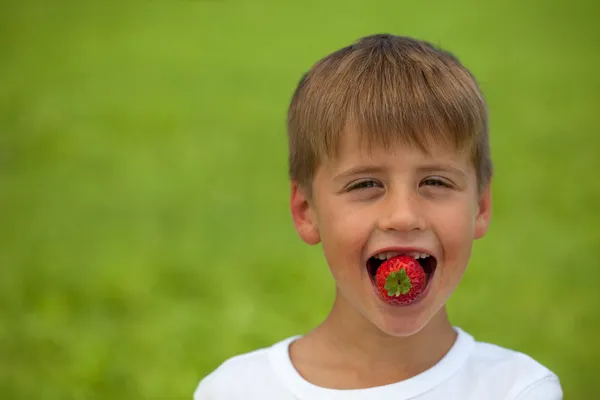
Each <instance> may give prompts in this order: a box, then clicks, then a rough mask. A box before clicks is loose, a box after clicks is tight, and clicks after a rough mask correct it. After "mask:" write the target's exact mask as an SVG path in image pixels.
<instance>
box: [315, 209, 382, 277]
mask: <svg viewBox="0 0 600 400" xmlns="http://www.w3.org/2000/svg"><path fill="white" fill-rule="evenodd" d="M322 215H323V216H324V217H323V218H322V219H320V220H319V232H320V234H321V242H322V246H323V252H324V255H325V258H326V260H327V263H328V264H329V266H330V268H331V269H332V272H333V273H334V274H336V276H339V277H341V275H345V274H347V273H351V272H352V271H356V269H355V268H353V266H356V265H357V263H359V262H360V258H361V255H362V249H363V247H364V245H365V243H366V241H367V239H368V237H369V232H370V229H369V225H368V223H367V221H368V218H365V215H364V214H363V213H360V212H357V211H356V210H353V211H352V212H350V211H349V210H346V209H345V208H344V207H343V206H341V205H337V206H336V205H332V206H331V207H329V208H328V209H327V210H326V211H325V212H324V213H322Z"/></svg>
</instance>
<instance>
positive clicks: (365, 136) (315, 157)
mask: <svg viewBox="0 0 600 400" xmlns="http://www.w3.org/2000/svg"><path fill="white" fill-rule="evenodd" d="M288 135H289V152H290V153H289V161H290V179H291V201H290V208H291V213H292V218H293V221H294V225H295V227H296V230H297V232H298V234H299V236H300V237H301V238H302V240H304V242H306V243H308V244H310V245H314V244H317V243H321V244H322V247H323V252H324V256H325V259H326V261H327V263H328V265H329V268H330V270H331V273H332V275H333V278H334V280H335V283H336V297H335V301H334V304H333V307H332V310H331V312H330V314H329V315H328V316H327V318H326V319H325V321H323V323H322V324H321V325H319V326H317V327H316V328H315V329H314V330H312V331H311V332H309V333H307V334H306V335H303V336H294V337H290V338H287V339H284V340H282V341H280V342H278V343H276V344H274V345H273V346H271V347H268V348H264V349H259V350H256V351H254V352H251V353H248V354H244V355H240V356H237V357H234V358H232V359H230V360H228V361H226V362H224V363H223V364H222V365H221V366H220V367H219V368H217V369H216V370H215V371H214V372H213V373H211V374H210V375H209V376H207V377H206V378H205V379H203V380H202V381H201V382H200V384H199V386H198V388H197V390H196V392H195V397H194V398H195V399H196V400H234V399H235V400H237V399H246V400H259V399H260V400H266V399H276V400H287V399H302V400H319V399H323V400H325V399H327V400H330V399H357V400H358V399H364V400H370V399H384V398H388V399H394V400H401V399H415V400H417V399H418V400H431V399H445V400H451V399H457V400H458V399H460V400H469V399H473V400H482V399H511V400H517V399H518V400H534V399H535V400H542V399H543V400H559V399H562V390H561V385H560V383H559V380H558V378H557V376H556V375H555V374H554V373H552V372H551V371H549V370H548V369H547V368H545V367H544V366H542V365H540V364H539V363H537V362H536V361H535V360H533V359H531V358H530V357H528V356H526V355H524V354H522V353H518V352H515V351H511V350H508V349H503V348H501V347H498V346H495V345H491V344H486V343H481V342H477V341H475V340H474V338H473V337H472V336H470V335H469V334H468V333H466V332H465V331H463V330H461V329H460V328H458V327H454V326H452V325H451V324H450V322H449V320H448V315H447V313H446V309H445V304H446V302H447V300H448V298H449V297H450V295H451V294H452V292H453V291H454V290H455V288H456V287H457V285H458V284H459V282H460V280H461V278H462V275H463V273H464V271H465V268H466V266H467V263H468V260H469V257H470V254H471V248H472V244H473V240H474V239H478V238H480V237H482V236H483V235H484V234H485V233H486V231H487V228H488V224H489V221H490V216H491V191H490V190H491V189H490V183H491V177H492V163H491V160H490V151H489V143H488V124H487V112H486V106H485V103H484V99H483V96H482V95H481V93H480V90H479V88H478V86H477V83H476V81H475V79H474V78H473V77H472V75H471V74H470V73H469V71H468V70H467V69H466V68H465V67H464V66H462V65H461V64H460V62H459V61H458V60H457V59H456V58H454V57H453V56H452V55H451V54H449V53H447V52H445V51H442V50H440V49H437V48H435V47H433V46H432V45H430V44H428V43H426V42H423V41H419V40H415V39H412V38H407V37H397V36H392V35H373V36H369V37H365V38H362V39H361V40H359V41H358V42H356V43H355V44H353V45H351V46H348V47H345V48H343V49H341V50H339V51H336V52H334V53H332V54H330V55H329V56H327V57H325V58H324V59H322V60H321V61H319V62H318V63H317V64H316V65H315V66H313V68H312V69H311V70H310V71H309V72H308V73H307V74H306V75H305V76H304V78H303V79H302V80H301V82H300V84H299V85H298V87H297V89H296V91H295V93H294V96H293V98H292V101H291V105H290V108H289V115H288Z"/></svg>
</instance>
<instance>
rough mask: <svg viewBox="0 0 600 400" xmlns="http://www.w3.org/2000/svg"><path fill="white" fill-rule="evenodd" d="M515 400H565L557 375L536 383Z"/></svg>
mask: <svg viewBox="0 0 600 400" xmlns="http://www.w3.org/2000/svg"><path fill="white" fill-rule="evenodd" d="M515 400H563V391H562V387H561V385H560V381H559V380H558V377H557V376H555V375H553V376H548V377H546V378H544V379H541V380H539V381H536V382H535V383H533V384H531V385H530V386H528V387H527V388H525V390H523V391H522V392H521V393H519V395H518V396H517V397H516V398H515Z"/></svg>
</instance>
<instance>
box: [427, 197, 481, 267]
mask: <svg viewBox="0 0 600 400" xmlns="http://www.w3.org/2000/svg"><path fill="white" fill-rule="evenodd" d="M436 220H437V222H434V224H435V226H436V228H435V230H436V234H437V236H438V239H439V240H440V242H441V245H442V247H443V249H444V258H445V260H444V261H445V262H446V264H449V265H454V264H456V265H458V266H459V267H466V261H468V258H469V256H470V254H471V248H472V245H473V233H474V228H475V220H474V218H473V215H472V212H471V208H470V207H469V206H468V204H467V205H456V206H453V207H448V208H447V209H445V210H444V213H443V215H437V218H436ZM463 264H465V265H463Z"/></svg>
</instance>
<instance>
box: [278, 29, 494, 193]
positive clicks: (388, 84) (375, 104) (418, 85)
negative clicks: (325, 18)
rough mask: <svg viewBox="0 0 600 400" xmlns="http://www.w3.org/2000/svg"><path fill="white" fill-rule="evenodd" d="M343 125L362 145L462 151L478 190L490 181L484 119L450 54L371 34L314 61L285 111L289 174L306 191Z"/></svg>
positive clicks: (468, 80)
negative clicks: (439, 146) (466, 154)
mask: <svg viewBox="0 0 600 400" xmlns="http://www.w3.org/2000/svg"><path fill="white" fill-rule="evenodd" d="M349 125H351V126H352V127H353V128H354V129H356V130H357V131H358V132H359V134H360V138H361V139H360V140H361V141H363V143H365V144H366V145H367V146H369V147H370V146H372V145H379V146H388V145H390V144H394V143H402V144H406V145H413V146H417V147H418V148H420V149H422V150H424V151H427V149H428V148H430V146H431V145H432V144H434V143H435V144H437V143H441V144H445V145H451V146H453V148H454V149H456V150H459V151H468V152H469V154H470V157H471V161H472V162H473V165H474V166H475V170H476V173H477V180H478V186H479V189H481V188H482V187H483V186H485V185H486V184H487V183H489V181H490V179H491V176H492V162H491V159H490V149H489V139H488V116H487V109H486V105H485V101H484V98H483V95H482V93H481V91H480V89H479V86H478V85H477V82H476V80H475V78H474V77H473V75H472V74H471V73H470V72H469V71H468V70H467V69H466V68H465V67H464V66H463V65H462V64H461V63H460V62H459V61H458V59H457V58H456V57H454V56H453V55H452V54H451V53H449V52H447V51H444V50H441V49H439V48H436V47H434V46H433V45H432V44H430V43H428V42H425V41H422V40H417V39H414V38H410V37H402V36H393V35H372V36H367V37H364V38H361V39H359V40H358V41H357V42H355V43H354V44H352V45H350V46H347V47H344V48H342V49H340V50H338V51H335V52H334V53H331V54H330V55H328V56H326V57H325V58H323V59H321V60H320V61H318V62H317V63H316V64H315V65H314V66H313V67H312V69H311V70H310V71H309V72H308V73H306V74H305V75H304V76H303V77H302V79H301V81H300V83H299V84H298V87H297V88H296V90H295V92H294V95H293V97H292V100H291V104H290V106H289V110H288V140H289V175H290V179H292V180H294V181H297V182H299V183H300V185H301V186H303V187H305V188H306V189H307V190H308V191H309V192H310V188H311V186H312V179H313V176H314V174H315V172H316V169H317V168H318V166H319V163H320V162H321V161H322V160H323V159H324V158H326V157H335V156H336V155H337V151H338V145H339V142H340V138H341V135H342V134H343V132H344V131H345V129H346V127H348V126H349Z"/></svg>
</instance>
